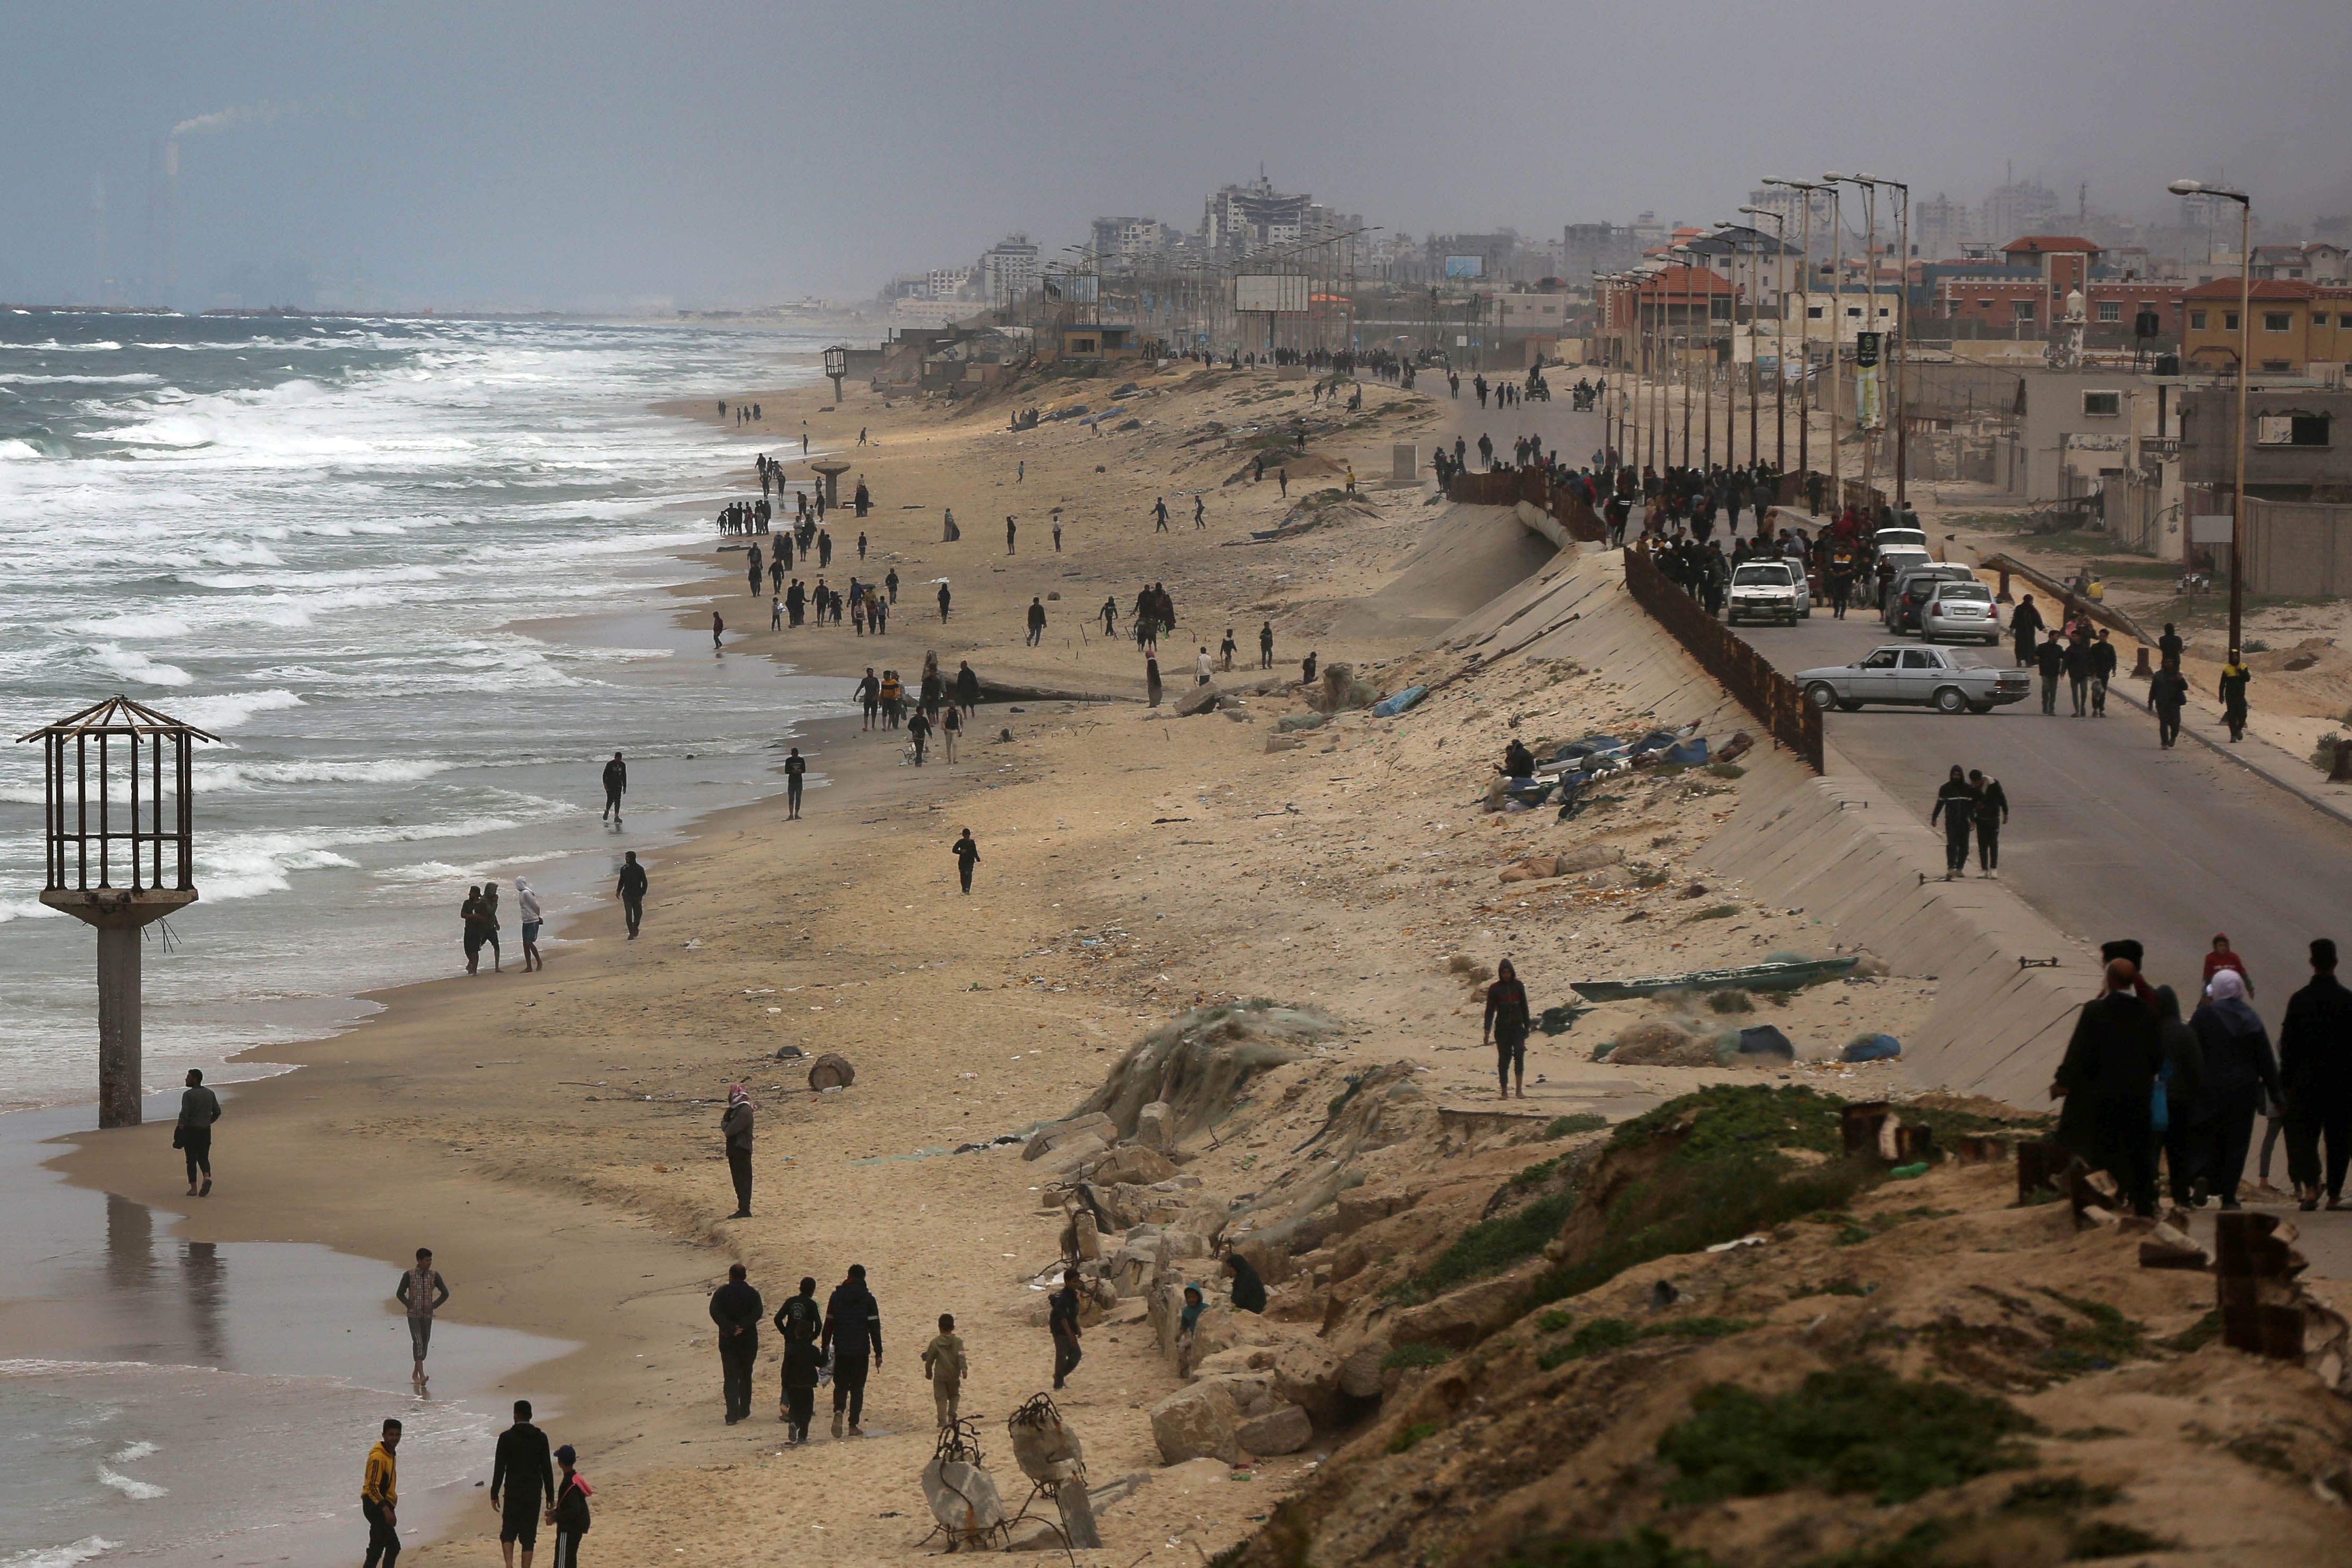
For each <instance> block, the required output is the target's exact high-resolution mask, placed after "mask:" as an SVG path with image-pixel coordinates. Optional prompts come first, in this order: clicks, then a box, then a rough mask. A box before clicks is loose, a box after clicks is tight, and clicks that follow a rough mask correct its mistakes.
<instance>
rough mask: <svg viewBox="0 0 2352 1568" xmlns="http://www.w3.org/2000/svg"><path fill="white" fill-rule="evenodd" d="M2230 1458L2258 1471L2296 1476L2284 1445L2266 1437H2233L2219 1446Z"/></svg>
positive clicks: (2292, 1459)
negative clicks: (2273, 1471)
mask: <svg viewBox="0 0 2352 1568" xmlns="http://www.w3.org/2000/svg"><path fill="white" fill-rule="evenodd" d="M2221 1447H2223V1449H2225V1450H2226V1451H2227V1452H2228V1453H2229V1454H2230V1455H2231V1457H2232V1458H2237V1459H2239V1460H2241V1461H2242V1462H2243V1463H2246V1464H2249V1465H2252V1466H2253V1467H2254V1468H2256V1469H2258V1470H2275V1471H2277V1472H2278V1473H2279V1474H2280V1475H2283V1476H2293V1475H2298V1474H2300V1473H2301V1472H2300V1471H2298V1470H2297V1469H2296V1468H2294V1458H2291V1457H2290V1456H2289V1455H2288V1453H2287V1451H2286V1447H2285V1446H2284V1444H2281V1443H2277V1442H2273V1441H2272V1440H2271V1439H2270V1438H2267V1437H2260V1436H2246V1437H2234V1438H2231V1440H2230V1441H2229V1442H2227V1443H2224V1444H2222V1445H2221Z"/></svg>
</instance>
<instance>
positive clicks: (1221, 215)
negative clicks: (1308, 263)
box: [1201, 174, 1315, 256]
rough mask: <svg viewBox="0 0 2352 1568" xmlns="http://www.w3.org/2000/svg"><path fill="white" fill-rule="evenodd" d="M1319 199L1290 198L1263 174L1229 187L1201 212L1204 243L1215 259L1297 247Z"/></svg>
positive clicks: (1298, 196)
mask: <svg viewBox="0 0 2352 1568" xmlns="http://www.w3.org/2000/svg"><path fill="white" fill-rule="evenodd" d="M1312 205H1315V198H1314V197H1312V196H1310V195H1307V194H1306V193H1305V192H1300V193H1298V194H1297V195H1287V194H1285V193H1284V192H1281V191H1277V190H1276V189H1275V188H1274V182H1273V181H1271V180H1269V179H1267V178H1266V177H1265V174H1259V175H1258V177H1257V178H1256V179H1255V180H1252V181H1251V182H1249V183H1248V184H1243V185H1226V186H1223V187H1222V188H1221V189H1219V190H1218V191H1217V193H1216V194H1215V195H1212V196H1211V197H1210V198H1209V199H1208V201H1207V203H1206V204H1205V205H1203V207H1202V213H1201V244H1202V247H1203V248H1204V249H1206V250H1207V251H1208V252H1209V253H1210V254H1212V255H1214V256H1239V255H1246V254H1247V253H1249V252H1250V251H1253V250H1263V249H1265V248H1267V247H1272V246H1277V245H1295V244H1297V241H1298V237H1299V235H1300V233H1301V231H1302V230H1303V229H1304V228H1305V226H1306V223H1307V208H1308V207H1310V206H1312Z"/></svg>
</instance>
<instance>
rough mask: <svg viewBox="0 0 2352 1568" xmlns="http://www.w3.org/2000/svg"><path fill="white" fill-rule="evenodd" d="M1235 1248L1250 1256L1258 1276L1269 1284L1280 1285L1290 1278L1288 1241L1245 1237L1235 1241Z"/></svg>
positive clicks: (1247, 1256) (1245, 1256)
mask: <svg viewBox="0 0 2352 1568" xmlns="http://www.w3.org/2000/svg"><path fill="white" fill-rule="evenodd" d="M1233 1249H1234V1251H1235V1252H1238V1253H1240V1254H1241V1255H1242V1256H1243V1257H1244V1258H1248V1259H1249V1261H1250V1266H1251V1267H1252V1268H1255V1269H1256V1270H1257V1277H1258V1278H1259V1279H1263V1280H1265V1282H1266V1283H1267V1284H1268V1285H1279V1284H1281V1283H1282V1282H1283V1281H1284V1280H1286V1279H1289V1278H1290V1273H1291V1269H1290V1247H1289V1246H1288V1245H1287V1244H1286V1243H1284V1242H1279V1241H1261V1240H1259V1239H1258V1238H1256V1237H1242V1238H1241V1239H1240V1240H1238V1241H1236V1242H1234V1247H1233Z"/></svg>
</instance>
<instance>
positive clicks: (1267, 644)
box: [1257, 621, 1274, 669]
mask: <svg viewBox="0 0 2352 1568" xmlns="http://www.w3.org/2000/svg"><path fill="white" fill-rule="evenodd" d="M1257 667H1258V668H1260V669H1272V668H1274V623H1273V622H1272V621H1266V622H1264V623H1262V624H1261V625H1260V626H1258V628H1257Z"/></svg>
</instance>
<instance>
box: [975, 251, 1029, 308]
mask: <svg viewBox="0 0 2352 1568" xmlns="http://www.w3.org/2000/svg"><path fill="white" fill-rule="evenodd" d="M978 271H979V274H980V293H981V298H982V299H983V300H987V301H988V302H989V303H990V304H992V305H1004V304H1010V303H1013V302H1014V301H1017V300H1023V299H1025V298H1027V297H1028V294H1029V291H1030V290H1031V289H1034V288H1036V287H1037V271H1038V247H1037V245H1036V244H1035V242H1034V241H1033V240H1031V239H1030V237H1028V236H1027V235H1025V234H1008V235H1006V236H1005V237H1003V239H1001V240H999V241H997V242H996V244H995V245H994V246H992V247H990V248H989V249H988V250H987V251H986V252H984V253H982V256H981V258H980V266H979V268H978Z"/></svg>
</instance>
